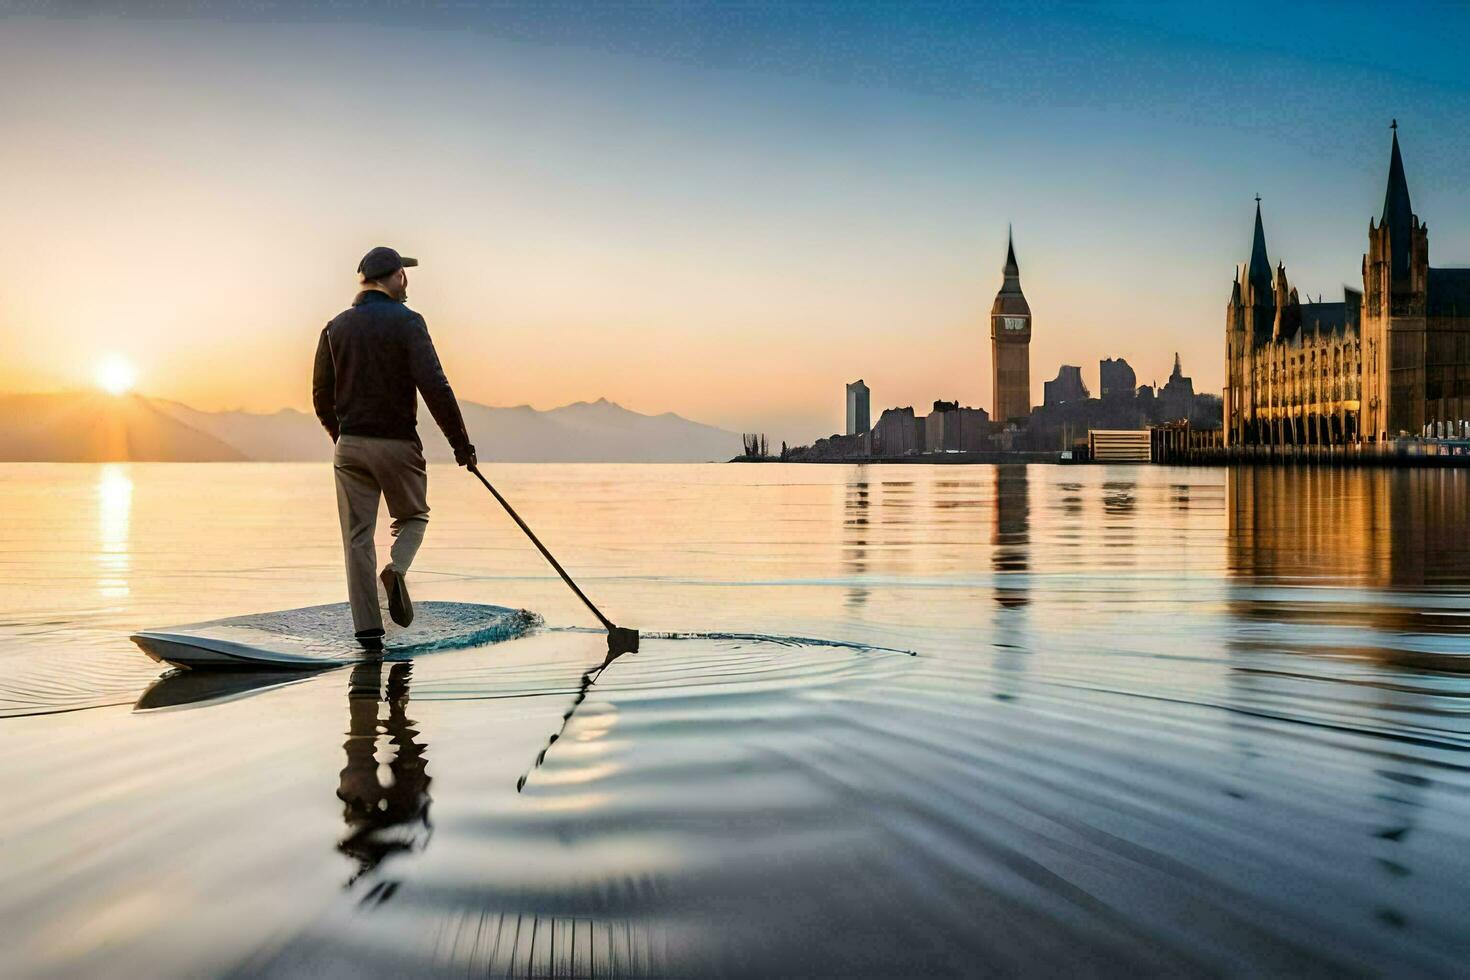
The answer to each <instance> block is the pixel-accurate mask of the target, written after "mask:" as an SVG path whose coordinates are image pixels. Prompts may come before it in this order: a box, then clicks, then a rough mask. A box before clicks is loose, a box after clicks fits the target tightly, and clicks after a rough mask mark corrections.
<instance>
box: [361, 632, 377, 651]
mask: <svg viewBox="0 0 1470 980" xmlns="http://www.w3.org/2000/svg"><path fill="white" fill-rule="evenodd" d="M355 635H356V636H357V642H358V643H361V644H362V648H363V649H364V650H374V651H381V650H382V649H383V631H382V630H361V631H359V632H358V633H357V634H355Z"/></svg>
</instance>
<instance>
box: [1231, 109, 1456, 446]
mask: <svg viewBox="0 0 1470 980" xmlns="http://www.w3.org/2000/svg"><path fill="white" fill-rule="evenodd" d="M1319 299H1320V298H1319ZM1224 408H1225V440H1226V444H1227V445H1340V444H1342V443H1347V442H1357V441H1377V440H1383V439H1391V438H1396V437H1398V436H1399V435H1402V434H1414V435H1417V434H1419V433H1420V432H1421V431H1422V430H1423V428H1424V425H1425V424H1426V423H1428V422H1436V421H1439V422H1443V421H1451V422H1453V421H1457V420H1463V419H1467V418H1470V269H1431V268H1429V233H1428V228H1427V226H1425V225H1424V224H1422V223H1421V222H1420V221H1419V217H1418V215H1416V214H1414V212H1413V208H1412V207H1411V205H1410V203H1409V185H1408V181H1407V179H1406V178H1405V176H1404V162H1403V157H1402V156H1401V155H1400V153H1399V140H1398V129H1397V123H1395V125H1394V133H1393V148H1392V153H1391V156H1390V159H1389V168H1388V186H1387V190H1386V191H1385V194H1384V200H1383V213H1382V215H1381V216H1380V218H1379V220H1378V222H1377V224H1375V223H1374V222H1373V221H1371V220H1370V221H1369V222H1368V253H1367V254H1366V255H1364V256H1363V289H1362V291H1361V292H1359V291H1358V290H1356V289H1352V288H1344V290H1343V301H1342V302H1340V303H1323V302H1320V301H1319V302H1315V303H1314V302H1311V300H1310V298H1308V301H1307V302H1302V301H1301V299H1300V297H1299V296H1298V294H1297V290H1296V289H1295V288H1294V287H1293V286H1291V284H1290V282H1289V281H1288V280H1287V277H1286V267H1285V266H1284V265H1280V264H1278V265H1277V266H1276V269H1275V271H1274V272H1273V271H1272V268H1271V263H1270V261H1269V259H1268V258H1267V255H1266V235H1265V231H1264V229H1263V226H1262V222H1261V205H1260V199H1259V198H1257V200H1256V227H1255V235H1254V238H1253V240H1252V243H1251V255H1250V261H1249V262H1248V263H1246V264H1245V265H1243V266H1241V267H1240V268H1239V270H1238V272H1237V275H1236V278H1235V282H1234V283H1233V284H1232V287H1231V293H1230V303H1229V306H1228V307H1227V308H1226V313H1225V407H1224Z"/></svg>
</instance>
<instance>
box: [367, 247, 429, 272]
mask: <svg viewBox="0 0 1470 980" xmlns="http://www.w3.org/2000/svg"><path fill="white" fill-rule="evenodd" d="M418 264H419V260H418V259H410V258H405V257H404V256H402V255H399V254H398V253H397V252H395V251H394V250H393V249H391V248H389V247H388V246H386V245H379V246H378V247H377V248H375V249H373V250H372V251H371V252H369V253H368V254H366V255H364V256H363V257H362V261H361V262H359V263H357V274H358V275H360V276H362V277H363V278H364V279H381V278H383V277H384V276H391V275H392V274H393V273H395V272H397V271H398V270H399V269H410V268H413V267H414V266H416V265H418Z"/></svg>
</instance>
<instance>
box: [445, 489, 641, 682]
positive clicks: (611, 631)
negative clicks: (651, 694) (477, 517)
mask: <svg viewBox="0 0 1470 980" xmlns="http://www.w3.org/2000/svg"><path fill="white" fill-rule="evenodd" d="M469 471H470V472H471V473H473V474H475V476H477V477H479V479H480V482H481V483H483V484H485V489H486V490H489V491H490V494H491V495H492V496H493V497H494V498H495V499H496V500H498V501H500V506H502V507H504V508H505V512H506V513H507V514H509V515H510V519H511V520H513V521H515V522H516V524H518V525H519V526H520V529H521V530H522V531H525V532H526V537H528V538H530V539H531V543H532V544H534V545H535V546H536V550H537V551H539V552H541V557H543V558H545V559H546V560H547V561H549V562H551V567H552V568H554V569H556V574H558V575H560V576H561V580H562V581H563V582H565V583H567V586H568V587H569V588H571V590H572V591H573V592H575V593H576V594H577V598H578V599H581V600H582V602H583V603H584V604H585V605H586V606H587V608H588V609H590V610H592V615H594V616H596V617H597V621H598V622H599V623H601V624H602V626H603V628H604V629H606V630H607V660H605V661H603V664H602V666H603V667H606V666H607V665H608V664H610V663H612V662H613V660H614V659H616V658H617V657H620V656H622V655H623V654H625V653H637V652H638V631H637V630H635V629H626V628H624V627H622V626H614V625H613V622H612V620H610V619H608V618H607V617H606V616H604V615H603V614H602V610H600V609H598V608H597V607H596V606H594V605H593V604H592V600H591V599H589V598H587V594H586V593H585V592H583V591H582V590H581V589H579V588H577V583H576V582H573V581H572V577H571V576H570V575H568V574H567V572H566V569H564V568H562V567H561V563H560V562H558V561H557V560H556V559H555V558H553V557H552V556H551V552H549V551H547V550H546V545H544V544H542V543H541V539H540V538H538V537H536V532H534V531H532V530H531V528H530V526H529V525H527V524H526V522H525V521H523V520H521V515H520V514H517V513H516V512H515V508H513V507H511V505H510V502H509V501H507V500H506V499H505V498H504V497H502V496H501V495H500V491H499V490H496V489H495V488H494V487H493V486H491V485H490V481H489V480H487V479H485V474H483V473H481V472H480V469H479V467H477V466H475V464H473V463H471V464H470V466H469Z"/></svg>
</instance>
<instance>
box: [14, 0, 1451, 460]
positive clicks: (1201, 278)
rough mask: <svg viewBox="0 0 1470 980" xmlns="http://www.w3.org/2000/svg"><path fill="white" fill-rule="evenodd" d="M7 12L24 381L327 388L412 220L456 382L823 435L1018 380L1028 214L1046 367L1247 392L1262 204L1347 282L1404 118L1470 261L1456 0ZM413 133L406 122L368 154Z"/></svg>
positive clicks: (1418, 180)
mask: <svg viewBox="0 0 1470 980" xmlns="http://www.w3.org/2000/svg"><path fill="white" fill-rule="evenodd" d="M12 9H18V10H19V14H18V15H17V14H14V13H12V14H10V15H6V16H5V17H4V20H3V23H4V24H5V30H4V31H3V32H0V56H3V57H5V58H6V60H7V62H8V63H10V64H12V65H14V66H15V67H16V70H17V71H18V72H20V73H21V75H22V76H24V77H27V78H30V79H32V80H33V81H34V85H33V86H31V88H30V89H29V91H28V94H27V97H26V98H25V99H23V100H12V101H11V102H10V103H9V104H7V106H5V107H4V108H0V126H3V131H4V132H6V134H7V140H6V141H5V143H4V144H3V146H0V173H4V174H5V175H6V177H7V182H8V184H9V185H10V186H11V187H12V188H23V189H24V193H18V194H15V195H14V197H13V200H12V201H11V202H9V203H8V207H7V218H6V221H5V227H4V234H3V235H0V261H4V262H5V264H6V265H7V267H9V268H11V269H12V270H15V275H14V277H13V281H12V282H11V283H10V284H9V285H8V287H7V289H6V291H5V293H4V294H3V295H0V341H3V342H4V343H5V345H6V348H7V351H8V352H9V357H8V359H7V363H6V364H5V365H4V366H3V367H0V390H4V391H16V392H20V391H54V390H66V389H73V388H77V387H82V386H86V385H90V384H92V383H93V380H94V377H95V376H96V375H97V374H98V372H99V370H100V369H101V368H103V367H104V366H105V359H106V358H109V357H112V358H120V359H122V361H123V362H124V363H125V365H126V366H127V367H130V368H131V369H132V370H134V371H135V372H136V378H135V379H129V383H136V385H137V387H138V389H139V390H141V391H144V392H147V393H149V394H152V395H156V396H159V397H164V398H175V399H178V400H181V401H185V402H188V403H189V404H193V405H196V406H198V407H200V408H206V409H210V408H235V407H239V408H246V409H250V410H254V411H271V410H274V409H276V408H280V407H283V406H289V407H294V408H304V407H306V405H307V402H308V396H309V384H308V376H309V370H310V353H311V345H312V343H313V342H314V337H315V334H316V332H317V331H318V330H319V329H320V326H321V324H322V323H323V322H325V320H326V319H327V318H329V317H330V316H331V315H333V314H334V313H335V312H336V311H337V310H338V309H340V308H341V307H342V306H343V305H345V304H346V302H347V301H348V299H350V296H351V293H352V291H353V285H354V284H353V279H352V275H351V269H352V266H353V264H354V263H355V260H356V257H357V256H358V255H360V254H361V253H362V252H363V251H364V250H365V248H366V247H368V246H370V245H374V244H379V243H380V242H381V243H387V244H393V245H397V246H399V247H402V248H403V249H404V250H405V251H406V252H409V253H410V254H417V255H419V256H420V257H421V258H422V260H423V262H424V266H423V267H422V268H421V269H419V270H415V274H414V276H413V278H412V281H411V285H410V303H411V304H412V305H414V306H415V308H416V309H419V310H421V311H422V312H423V313H424V314H425V316H426V317H427V318H428V322H429V325H430V329H431V331H433V333H434V336H435V340H436V343H437V344H438V346H439V348H440V350H441V353H442V354H443V356H444V358H445V362H446V366H447V369H448V371H449V373H450V376H451V378H452V379H453V380H454V382H455V384H456V387H457V389H458V391H459V393H460V395H461V397H463V398H466V399H471V400H475V401H479V402H483V403H487V404H496V405H515V404H521V403H527V404H531V405H533V406H536V407H538V408H549V407H552V406H555V405H560V404H566V403H569V402H574V401H578V400H583V399H595V398H598V397H607V398H609V399H612V400H614V401H617V402H619V403H620V404H623V405H626V406H628V407H629V408H632V409H635V410H638V411H643V412H651V413H658V412H663V411H674V412H677V413H679V414H681V415H684V416H686V417H688V418H692V419H698V420H700V421H704V422H709V423H711V424H717V425H721V426H724V427H727V428H731V429H736V430H763V431H767V432H769V433H770V434H771V436H772V438H773V439H786V440H789V441H791V442H793V443H796V442H808V441H811V440H812V439H813V438H816V437H818V436H825V435H830V434H832V433H834V432H837V431H840V429H841V425H842V418H841V413H840V411H839V408H840V406H839V405H838V404H837V403H836V400H835V397H834V395H833V392H834V391H836V390H837V386H838V385H839V384H845V383H846V382H848V381H851V380H852V379H853V378H857V377H863V378H865V379H866V380H867V383H868V384H869V385H870V386H871V388H872V390H873V398H874V399H875V403H876V404H881V405H902V404H920V405H922V404H927V403H928V402H929V401H931V400H932V399H933V398H934V397H939V396H942V397H945V398H958V399H959V400H960V401H961V402H962V403H967V404H973V405H986V406H989V405H991V404H993V394H992V391H991V383H990V374H991V363H990V353H989V337H988V323H987V307H988V305H989V302H990V300H991V298H993V296H994V293H995V289H996V287H997V285H998V280H999V279H1000V269H1001V266H1002V264H1003V261H1004V257H1005V251H1004V240H1003V239H1004V235H1005V229H1006V226H1007V225H1009V224H1014V227H1015V235H1016V249H1017V252H1018V254H1019V255H1020V256H1022V259H1023V262H1024V265H1025V281H1026V293H1027V297H1028V299H1029V300H1030V303H1031V305H1032V307H1033V308H1034V310H1035V314H1036V316H1037V317H1038V324H1039V328H1038V331H1037V336H1036V338H1035V340H1034V341H1033V343H1032V349H1031V358H1030V359H1031V365H1030V367H1031V371H1030V375H1031V377H1030V380H1031V388H1032V391H1033V392H1037V391H1040V390H1041V386H1042V383H1043V382H1044V381H1045V380H1047V379H1049V378H1051V377H1052V376H1053V375H1054V374H1055V373H1056V370H1057V367H1058V366H1059V365H1061V364H1064V363H1066V364H1080V365H1082V366H1083V367H1084V372H1085V373H1084V377H1085V379H1086V380H1087V383H1088V384H1089V385H1093V386H1096V383H1097V377H1096V369H1095V367H1093V365H1094V364H1095V362H1097V361H1098V360H1100V359H1102V358H1107V357H1119V356H1121V357H1125V358H1127V359H1128V361H1129V363H1130V364H1131V365H1132V366H1133V367H1134V368H1135V370H1136V371H1137V372H1138V380H1139V383H1140V384H1142V383H1147V382H1153V381H1161V380H1162V379H1163V377H1164V376H1166V375H1167V373H1168V370H1169V365H1170V363H1171V361H1172V357H1173V352H1174V351H1176V350H1178V351H1180V352H1181V354H1182V356H1183V359H1184V362H1185V363H1186V364H1187V365H1189V366H1190V368H1191V370H1192V373H1193V375H1194V377H1195V380H1196V386H1197V390H1200V391H1219V390H1220V389H1221V388H1222V387H1223V376H1222V374H1223V368H1222V364H1221V358H1220V356H1219V345H1220V339H1219V329H1218V324H1219V319H1220V314H1221V306H1222V302H1221V298H1220V297H1221V293H1222V289H1227V288H1228V285H1229V282H1228V276H1229V270H1231V269H1232V268H1233V267H1234V266H1235V264H1236V263H1237V262H1238V261H1239V256H1240V254H1241V253H1242V251H1243V249H1244V248H1245V247H1246V246H1247V245H1248V240H1247V239H1246V232H1247V231H1248V230H1249V220H1250V214H1251V209H1252V208H1253V206H1254V205H1253V201H1252V198H1253V197H1254V195H1255V194H1256V193H1260V194H1261V195H1262V196H1263V198H1264V199H1265V204H1266V206H1267V207H1268V208H1269V209H1270V213H1271V216H1272V223H1273V227H1274V228H1276V229H1279V230H1278V231H1276V232H1274V233H1273V254H1272V258H1273V260H1277V259H1280V260H1283V261H1285V262H1286V263H1287V264H1288V265H1289V266H1290V267H1291V269H1292V270H1293V280H1294V281H1297V282H1300V283H1301V284H1302V289H1303V292H1304V294H1309V295H1317V294H1319V293H1320V294H1326V295H1329V296H1330V295H1334V294H1338V293H1340V291H1341V286H1342V285H1343V279H1344V276H1345V273H1350V272H1351V271H1352V270H1353V269H1355V268H1356V267H1357V264H1358V262H1359V261H1360V257H1361V242H1362V232H1363V229H1364V228H1366V226H1367V222H1368V219H1369V218H1370V217H1372V216H1373V214H1372V212H1373V208H1372V207H1370V206H1369V204H1368V202H1371V201H1372V200H1373V199H1374V196H1375V194H1377V193H1381V187H1382V184H1381V181H1382V176H1381V170H1382V149H1381V148H1382V145H1383V141H1384V139H1386V130H1387V125H1388V121H1389V120H1390V119H1391V118H1393V117H1397V118H1398V119H1399V122H1400V124H1401V129H1400V135H1401V138H1402V139H1403V141H1404V144H1405V152H1406V153H1408V154H1410V155H1411V157H1412V159H1413V162H1414V163H1413V168H1414V173H1413V180H1414V190H1415V206H1416V210H1418V211H1420V212H1421V213H1423V214H1428V215H1443V216H1445V217H1444V218H1441V219H1440V221H1439V223H1438V225H1437V226H1436V227H1435V241H1434V246H1435V255H1436V262H1437V263H1442V264H1444V265H1447V266H1455V265H1470V227H1467V224H1466V223H1464V222H1459V221H1454V220H1447V219H1449V218H1451V216H1453V215H1455V214H1457V213H1465V212H1466V211H1467V210H1470V207H1467V205H1470V189H1467V188H1466V187H1465V184H1464V181H1463V179H1462V176H1463V175H1462V173H1461V166H1462V165H1461V164H1460V163H1459V161H1462V160H1464V159H1465V158H1466V154H1465V148H1466V140H1467V137H1466V136H1465V135H1464V134H1465V133H1467V132H1470V126H1467V125H1466V123H1467V122H1470V103H1467V99H1466V97H1465V96H1466V92H1467V90H1470V84H1467V75H1466V69H1465V68H1464V66H1463V65H1462V64H1460V61H1459V59H1458V58H1457V56H1456V54H1455V50H1454V45H1453V43H1452V39H1453V38H1454V37H1455V36H1458V35H1459V34H1460V33H1461V32H1460V31H1458V30H1457V29H1456V28H1455V26H1454V25H1453V24H1452V23H1451V24H1447V23H1446V18H1450V19H1451V20H1452V19H1453V18H1455V17H1463V14H1459V13H1457V12H1455V11H1452V10H1442V11H1441V13H1442V14H1443V16H1440V17H1437V18H1436V19H1435V22H1436V24H1437V25H1438V26H1437V29H1436V30H1435V31H1434V32H1433V34H1431V33H1430V32H1429V31H1428V30H1427V29H1418V28H1415V27H1414V26H1413V24H1412V21H1413V15H1412V14H1405V15H1402V18H1400V17H1398V16H1395V15H1394V14H1393V13H1392V12H1385V11H1378V10H1372V9H1352V10H1346V11H1338V10H1337V8H1310V7H1309V8H1297V9H1292V10H1288V11H1276V10H1275V9H1274V8H1267V7H1264V6H1247V7H1245V8H1243V9H1242V10H1239V11H1236V13H1235V15H1233V16H1230V17H1226V16H1224V15H1217V14H1214V13H1209V12H1198V11H1196V12H1193V13H1186V12H1180V11H1169V10H1160V9H1153V8H1138V7H1116V6H1108V7H1088V8H1076V7H1068V6H1042V7H1040V8H1036V9H1026V10H1018V9H1008V8H942V9H941V8H933V9H927V10H925V9H921V10H920V11H918V12H917V13H916V12H914V11H908V12H905V13H904V14H903V15H901V16H900V15H899V14H898V13H896V12H892V11H888V10H887V9H886V8H826V9H815V8H808V9H802V10H790V9H785V8H781V7H777V6H771V7H761V6H757V7H752V8H750V9H749V12H748V16H746V17H743V18H741V19H739V21H738V22H737V21H735V20H733V19H731V18H728V17H725V18H722V17H720V16H719V14H718V12H717V11H704V12H702V13H701V12H696V11H693V10H690V9H685V10H683V11H682V12H681V11H678V10H672V9H664V10H658V9H651V10H645V11H642V12H641V13H639V12H636V11H629V10H626V9H625V10H621V11H619V10H612V9H609V10H606V11H601V12H597V13H596V14H595V15H587V14H586V11H581V13H580V14H579V16H571V15H570V14H569V11H572V10H574V9H576V8H571V7H563V6H552V7H543V8H526V7H507V8H496V9H488V8H487V9H483V10H482V9H471V10H462V11H448V12H440V13H438V14H429V15H426V16H427V17H428V20H427V21H424V22H423V23H421V24H419V25H418V27H417V29H415V30H400V29H398V28H400V27H402V24H401V22H399V21H398V20H396V19H395V15H394V13H393V11H392V10H391V8H390V7H388V6H381V7H380V6H376V5H369V6H368V7H367V8H364V9H366V11H367V13H366V14H364V13H363V12H362V11H361V10H359V11H357V16H356V17H354V18H353V19H348V18H347V16H346V15H345V14H344V13H342V12H341V11H340V10H335V9H333V8H327V7H311V8H307V9H308V13H305V14H287V13H283V12H279V11H276V12H272V13H270V14H269V15H268V16H265V15H259V14H239V15H231V16H216V17H214V18H203V17H198V16H186V15H184V14H176V15H169V14H168V10H169V9H171V8H168V7H167V5H164V6H163V7H162V8H160V7H157V6H155V7H154V8H151V10H152V15H151V16H149V17H147V18H144V17H140V16H136V15H135V13H134V11H133V10H132V9H131V8H130V7H129V6H128V5H126V4H117V5H112V7H111V8H103V9H109V10H110V12H111V13H114V14H116V16H112V17H89V16H84V15H76V16H65V15H63V16H48V17H41V16H29V15H27V12H28V10H30V9H31V8H28V7H26V6H24V5H23V6H21V7H19V8H12ZM42 9H43V8H42V7H41V6H40V5H36V6H35V7H34V11H40V10H42ZM45 9H46V10H48V11H51V10H54V9H55V8H52V7H50V6H47V7H46V8H45ZM60 9H62V10H63V11H65V10H67V9H68V8H64V7H63V8H60ZM160 9H161V10H163V11H164V12H163V13H159V12H158V11H159V10H160ZM179 9H183V8H182V7H180V8H179ZM1329 14H1330V16H1329ZM436 18H437V19H436ZM1426 20H1427V19H1426ZM1268 24H1269V25H1271V29H1270V30H1267V29H1266V25H1268ZM1386 24H1391V25H1393V27H1394V30H1392V31H1385V30H1383V28H1384V26H1385V25H1386ZM1253 28H1256V29H1253ZM1278 36H1279V37H1283V38H1285V37H1290V38H1292V42H1291V44H1286V43H1284V42H1277V41H1275V40H1273V38H1274V37H1278ZM1365 37H1373V38H1374V39H1375V43H1374V44H1373V45H1364V44H1362V43H1361V40H1362V38H1365ZM385 44H391V45H393V47H394V50H395V52H396V55H397V57H396V58H395V60H396V61H398V62H399V63H400V64H401V65H402V66H403V67H402V69H401V77H400V76H399V75H395V76H393V79H394V80H393V84H392V85H391V86H384V85H383V83H382V81H381V79H380V74H381V72H380V70H379V61H380V59H378V58H377V56H376V51H377V50H378V49H379V48H381V46H382V45H385ZM854 50H856V51H860V52H861V53H862V55H863V57H862V58H853V57H852V56H851V52H852V51H854ZM997 66H999V70H997ZM385 87H386V88H388V89H389V91H388V92H387V94H381V95H377V96H375V97H374V98H373V99H371V100H370V102H369V104H368V105H367V106H364V104H363V102H364V93H365V92H382V91H383V90H384V88H385ZM1287 92H1289V93H1290V97H1289V98H1288V97H1285V96H1284V95H1283V94H1282V93H1287ZM381 128H388V129H391V130H392V131H394V132H395V133H397V134H399V136H400V138H399V139H398V140H396V141H395V144H394V146H393V148H392V150H391V151H390V152H387V153H383V154H378V155H376V156H375V157H373V158H369V155H365V154H362V153H360V152H359V151H358V150H357V149H356V147H357V146H358V144H359V143H360V141H361V140H362V138H363V134H362V131H363V130H364V129H369V130H371V129H381ZM1355 249H1356V250H1355ZM941 351H942V352H943V355H942V356H940V355H939V354H938V353H937V352H941ZM106 363H113V364H114V368H113V369H111V374H110V376H111V377H119V376H120V375H119V373H118V371H117V370H116V369H115V368H116V364H115V362H106ZM732 365H738V366H739V367H738V369H732ZM124 373H125V372H124Z"/></svg>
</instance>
